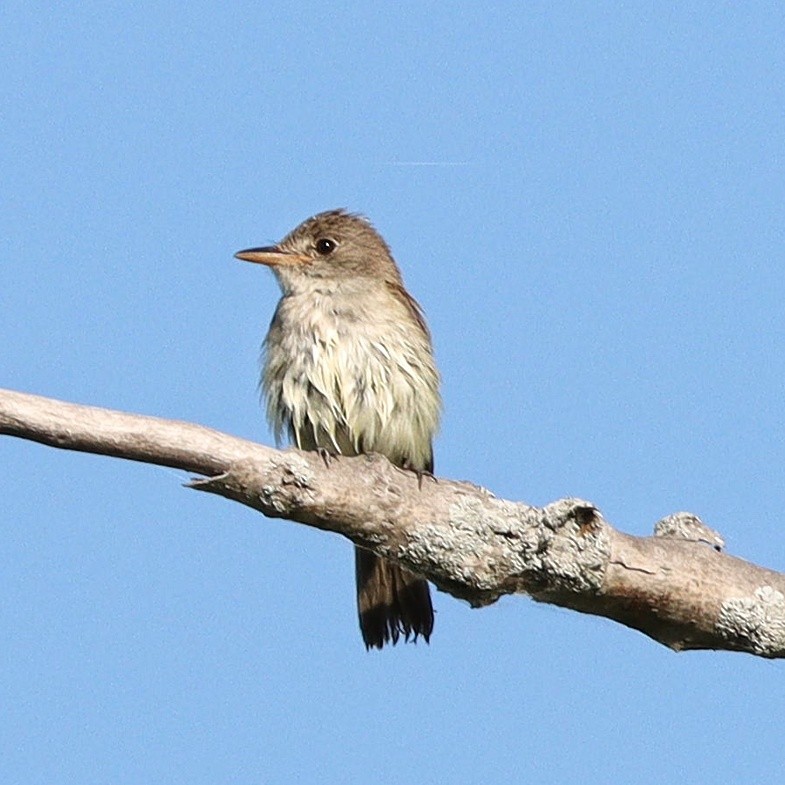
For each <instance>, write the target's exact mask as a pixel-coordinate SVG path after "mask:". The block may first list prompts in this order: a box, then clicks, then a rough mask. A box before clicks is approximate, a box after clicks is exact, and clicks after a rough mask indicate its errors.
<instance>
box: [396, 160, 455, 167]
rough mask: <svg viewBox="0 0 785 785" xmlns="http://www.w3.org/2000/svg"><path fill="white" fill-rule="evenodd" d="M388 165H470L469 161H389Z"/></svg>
mask: <svg viewBox="0 0 785 785" xmlns="http://www.w3.org/2000/svg"><path fill="white" fill-rule="evenodd" d="M386 163H387V165H388V166H468V165H469V161H387V162H386Z"/></svg>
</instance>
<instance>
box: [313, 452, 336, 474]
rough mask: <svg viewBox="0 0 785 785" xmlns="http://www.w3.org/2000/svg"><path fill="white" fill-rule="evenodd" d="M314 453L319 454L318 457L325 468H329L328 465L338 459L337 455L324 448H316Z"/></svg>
mask: <svg viewBox="0 0 785 785" xmlns="http://www.w3.org/2000/svg"><path fill="white" fill-rule="evenodd" d="M316 452H317V453H318V454H319V457H320V458H321V459H322V460H323V461H324V465H325V467H326V468H328V469H329V468H330V464H331V463H332V462H333V461H334V460H337V459H338V455H337V454H336V453H334V452H330V451H329V450H328V449H327V448H326V447H317V448H316Z"/></svg>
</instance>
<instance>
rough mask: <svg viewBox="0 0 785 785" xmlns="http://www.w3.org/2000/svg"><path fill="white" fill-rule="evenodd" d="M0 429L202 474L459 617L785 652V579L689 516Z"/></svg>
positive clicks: (187, 443)
mask: <svg viewBox="0 0 785 785" xmlns="http://www.w3.org/2000/svg"><path fill="white" fill-rule="evenodd" d="M0 434H7V435H10V436H17V437H19V438H22V439H30V440H33V441H37V442H40V443H42V444H47V445H49V446H51V447H59V448H61V449H68V450H80V451H82V452H91V453H98V454H101V455H112V456H115V457H119V458H127V459H130V460H134V461H142V462H145V463H154V464H159V465H161V466H171V467H175V468H178V469H184V470H186V471H189V472H192V473H195V474H199V475H201V479H196V480H194V481H193V482H192V483H191V484H190V487H193V488H196V489H197V490H202V491H207V492H210V493H215V494H219V495H221V496H225V497H226V498H228V499H233V500H235V501H238V502H241V503H242V504H246V505H248V506H249V507H253V508H254V509H256V510H259V511H260V512H262V513H264V514H265V515H267V516H268V517H272V518H287V519H290V520H294V521H299V522H300V523H304V524H307V525H309V526H315V527H317V528H320V529H325V530H327V531H333V532H338V533H340V534H343V535H344V536H346V537H348V538H349V539H350V540H352V541H353V542H355V543H357V544H358V545H362V546H364V547H366V548H370V549H372V550H374V551H376V552H377V553H379V554H381V555H383V556H386V557H388V558H391V559H395V560H397V561H399V562H401V563H402V564H404V565H405V566H406V567H408V568H409V569H411V570H414V571H415V572H418V573H420V574H422V575H424V576H426V577H427V578H428V579H429V580H431V581H432V582H433V583H435V584H436V586H438V587H439V588H440V589H441V590H442V591H445V592H448V593H449V594H452V595H453V596H455V597H460V598H462V599H465V600H468V601H469V602H470V603H471V604H472V605H473V606H475V607H478V606H483V605H488V604H490V603H493V602H495V601H496V600H497V599H498V598H499V597H501V596H502V595H504V594H512V593H522V594H528V595H530V596H531V597H533V598H534V599H536V600H539V601H541V602H548V603H553V604H555V605H560V606H562V607H565V608H572V609H573V610H577V611H581V612H583V613H591V614H594V615H597V616H605V617H607V618H610V619H614V620H616V621H618V622H620V623H622V624H625V625H627V626H628V627H632V628H634V629H637V630H640V631H641V632H643V633H645V634H646V635H648V636H650V637H651V638H653V639H654V640H656V641H659V642H660V643H662V644H664V645H666V646H669V647H671V648H672V649H675V650H683V649H725V650H731V651H744V652H749V653H751V654H757V655H759V656H762V657H772V658H774V657H778V658H780V657H785V575H783V574H781V573H777V572H773V571H771V570H767V569H764V568H762V567H757V566H756V565H754V564H750V563H749V562H745V561H742V560H741V559H736V558H734V557H732V556H729V555H726V554H724V553H721V552H720V550H721V547H722V540H721V538H720V537H719V535H717V534H716V532H713V531H712V530H711V529H709V528H708V527H707V526H705V525H704V524H703V523H702V522H701V521H700V520H699V519H698V518H696V517H695V516H692V515H690V514H688V513H677V514H675V515H672V516H669V517H668V518H665V519H663V520H662V521H660V522H659V523H658V524H657V526H656V527H655V536H653V537H633V536H631V535H628V534H624V533H622V532H619V531H617V530H616V529H614V528H613V527H612V526H610V525H609V524H608V523H607V522H606V521H605V520H604V519H603V518H602V515H601V514H600V512H599V510H598V509H597V508H596V507H595V506H594V505H593V504H591V503H590V502H586V501H582V500H580V499H561V500H559V501H556V502H553V503H552V504H549V505H547V506H546V507H542V508H538V507H531V506H529V505H526V504H523V503H516V502H511V501H505V500H503V499H497V498H496V497H495V496H493V495H492V494H491V493H490V492H489V491H487V490H485V489H484V488H480V487H478V486H476V485H472V484H470V483H466V482H453V481H450V480H441V479H440V480H438V481H431V480H428V479H426V480H425V481H424V482H423V484H422V487H421V488H418V479H417V477H416V475H414V474H413V473H411V472H407V471H403V470H401V469H398V468H396V467H395V466H393V465H392V464H391V463H389V461H387V460H386V459H385V458H383V457H381V456H379V455H369V456H360V457H357V458H343V457H341V458H338V459H336V460H333V461H331V462H330V465H329V466H326V465H325V464H324V462H323V461H322V458H321V457H319V455H317V454H316V453H305V452H299V451H297V450H285V451H279V450H274V449H271V448H269V447H264V446H262V445H259V444H255V443H253V442H249V441H246V440H244V439H238V438H235V437H233V436H229V435H227V434H224V433H220V432H218V431H214V430H211V429H209V428H204V427H202V426H199V425H194V424H191V423H187V422H180V421H176V420H163V419H158V418H155V417H146V416H142V415H134V414H126V413H123V412H117V411H112V410H109V409H99V408H95V407H91V406H80V405H76V404H71V403H64V402H62V401H56V400H53V399H51V398H42V397H39V396H34V395H27V394H24V393H18V392H12V391H10V390H0Z"/></svg>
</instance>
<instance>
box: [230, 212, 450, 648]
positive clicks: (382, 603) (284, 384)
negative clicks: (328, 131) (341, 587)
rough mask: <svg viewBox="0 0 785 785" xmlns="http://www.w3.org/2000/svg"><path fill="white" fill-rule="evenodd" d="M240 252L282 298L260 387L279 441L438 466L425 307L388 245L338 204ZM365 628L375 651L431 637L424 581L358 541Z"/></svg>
mask: <svg viewBox="0 0 785 785" xmlns="http://www.w3.org/2000/svg"><path fill="white" fill-rule="evenodd" d="M237 257H238V258H240V259H244V260H246V261H251V262H259V263H261V264H266V265H269V266H270V267H271V268H272V270H273V272H274V273H275V275H276V278H277V279H278V283H279V284H280V286H281V291H282V297H281V300H280V301H279V303H278V307H277V308H276V311H275V315H274V316H273V320H272V322H271V324H270V330H269V332H268V334H267V338H266V339H265V342H264V367H263V372H262V390H263V391H264V395H265V398H266V401H267V416H268V419H269V421H270V423H271V425H272V427H273V430H274V431H275V433H276V436H277V437H280V436H282V435H283V434H284V433H286V434H287V435H288V436H289V438H290V439H291V440H292V441H293V442H294V444H296V445H297V446H298V447H299V448H300V449H303V450H317V449H319V450H327V451H328V452H330V453H334V454H338V455H358V454H362V453H367V452H378V453H382V454H383V455H386V456H387V458H389V459H390V460H391V461H392V462H393V463H395V464H397V465H398V466H401V467H405V468H409V469H413V470H415V471H421V472H430V471H432V469H433V453H432V447H431V444H432V440H433V436H434V434H435V432H436V429H437V427H438V422H439V413H440V407H441V401H440V398H439V376H438V372H437V370H436V366H435V364H434V359H433V350H432V347H431V339H430V335H429V333H428V329H427V327H426V325H425V321H424V319H423V315H422V312H421V310H420V307H419V306H418V305H417V303H416V302H415V300H414V299H413V298H412V297H411V296H410V295H409V294H408V292H407V291H406V289H405V288H404V286H403V281H402V279H401V274H400V271H399V270H398V267H397V266H396V264H395V262H394V260H393V258H392V255H391V253H390V250H389V248H388V247H387V244H386V243H385V242H384V240H383V239H382V237H381V236H380V235H379V234H378V232H376V230H375V229H374V228H373V226H372V225H371V224H370V223H369V222H368V221H367V220H366V219H365V218H362V217H360V216H357V215H352V214H350V213H347V212H345V211H343V210H331V211H329V212H325V213H320V214H319V215H315V216H313V217H312V218H309V219H308V220H306V221H304V222H303V223H302V224H300V225H299V226H298V227H297V228H296V229H294V230H293V231H292V232H290V233H289V234H288V235H287V236H286V237H285V238H284V239H283V240H281V241H280V242H279V243H278V244H277V245H275V246H269V247H265V248H252V249H248V250H247V251H241V252H239V253H238V254H237ZM355 565H356V570H355V571H356V578H357V605H358V613H359V619H360V629H361V631H362V635H363V640H364V641H365V645H366V647H368V648H371V647H376V648H381V647H382V646H383V645H384V644H385V643H387V642H392V643H396V642H397V641H398V640H399V638H400V637H401V636H403V638H404V639H406V640H408V639H409V638H410V637H414V639H415V640H416V639H417V637H418V636H419V635H422V636H423V637H424V638H425V640H426V641H427V640H428V638H429V637H430V634H431V631H432V629H433V609H432V606H431V598H430V592H429V588H428V583H427V582H426V581H425V580H423V579H422V578H419V577H417V576H415V575H414V574H412V573H411V572H409V571H407V570H406V569H404V568H403V567H401V566H400V565H397V564H395V563H393V562H390V561H388V560H386V559H382V558H380V557H378V556H376V555H375V554H373V553H371V552H370V551H367V550H363V549H361V548H356V549H355Z"/></svg>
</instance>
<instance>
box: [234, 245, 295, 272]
mask: <svg viewBox="0 0 785 785" xmlns="http://www.w3.org/2000/svg"><path fill="white" fill-rule="evenodd" d="M234 258H235V259H242V261H244V262H254V263H255V264H266V265H267V266H268V267H284V266H290V265H293V264H302V263H303V262H307V261H309V260H308V257H307V256H303V255H302V254H298V253H291V252H289V251H282V250H281V249H280V248H279V247H278V246H277V245H268V246H265V247H264V248H246V249H245V250H244V251H238V252H237V253H236V254H235V255H234Z"/></svg>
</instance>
